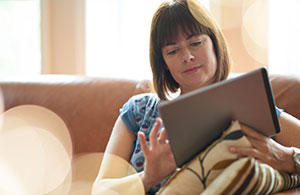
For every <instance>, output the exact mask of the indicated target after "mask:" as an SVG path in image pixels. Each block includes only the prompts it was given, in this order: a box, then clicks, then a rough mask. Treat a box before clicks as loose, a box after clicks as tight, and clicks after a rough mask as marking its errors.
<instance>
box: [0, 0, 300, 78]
mask: <svg viewBox="0 0 300 195" xmlns="http://www.w3.org/2000/svg"><path fill="white" fill-rule="evenodd" d="M161 2H162V0H0V78H2V77H10V76H22V75H36V74H75V75H87V76H97V77H117V78H130V79H138V80H140V79H151V70H150V65H149V57H148V53H149V52H148V50H149V31H150V23H151V18H152V15H153V13H154V11H155V9H156V8H157V6H158V5H159V4H160V3H161ZM200 2H201V3H202V4H204V5H205V7H206V8H207V9H208V10H210V12H211V13H212V14H213V16H214V17H215V19H216V21H217V22H218V24H219V25H220V27H221V28H222V30H223V32H224V34H225V36H226V39H227V41H228V43H229V46H230V50H231V55H232V58H233V61H234V65H233V67H232V72H247V71H250V70H253V69H256V68H259V67H261V66H266V67H268V69H269V72H270V73H280V74H298V75H299V74H300V55H299V51H300V38H299V37H300V36H299V35H300V23H299V22H298V21H297V20H298V19H299V18H300V12H299V8H300V1H298V0H285V1H283V0H200Z"/></svg>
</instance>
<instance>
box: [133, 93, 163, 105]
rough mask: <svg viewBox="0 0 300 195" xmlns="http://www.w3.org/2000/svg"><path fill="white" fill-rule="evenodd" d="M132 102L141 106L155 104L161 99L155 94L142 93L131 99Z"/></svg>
mask: <svg viewBox="0 0 300 195" xmlns="http://www.w3.org/2000/svg"><path fill="white" fill-rule="evenodd" d="M130 101H132V102H134V103H139V104H142V103H144V104H149V103H150V104H153V103H154V104H155V103H158V102H159V101H160V99H159V97H158V96H157V94H155V93H141V94H137V95H134V96H132V97H131V98H130Z"/></svg>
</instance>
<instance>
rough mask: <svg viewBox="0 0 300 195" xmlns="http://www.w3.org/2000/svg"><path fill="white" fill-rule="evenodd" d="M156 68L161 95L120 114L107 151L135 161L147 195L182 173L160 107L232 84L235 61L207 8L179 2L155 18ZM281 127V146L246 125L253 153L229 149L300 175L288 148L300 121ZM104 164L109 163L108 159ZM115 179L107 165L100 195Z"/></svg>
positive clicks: (285, 119) (138, 100) (135, 101)
mask: <svg viewBox="0 0 300 195" xmlns="http://www.w3.org/2000/svg"><path fill="white" fill-rule="evenodd" d="M150 63H151V68H152V73H153V86H154V89H155V92H156V94H154V93H153V94H141V95H137V96H134V97H132V98H130V100H129V101H128V102H127V103H126V104H125V105H124V106H123V108H122V109H121V111H120V116H119V118H118V119H117V121H116V123H115V126H114V128H113V131H112V135H111V138H110V140H109V143H108V145H107V148H106V151H105V152H106V153H109V154H113V155H116V156H119V157H121V158H122V159H125V160H126V161H128V162H130V163H131V164H132V166H133V167H134V168H135V169H136V170H137V171H138V172H139V173H138V175H139V176H140V178H141V180H142V182H143V185H144V189H145V191H146V192H147V193H148V194H154V193H155V192H156V191H157V190H158V189H159V188H160V186H161V185H163V184H164V183H165V181H166V180H167V179H168V176H169V175H170V174H171V173H172V172H173V171H174V170H175V169H176V164H175V161H174V157H173V155H172V152H171V150H170V146H169V143H168V140H167V136H166V131H165V129H164V128H162V121H161V119H160V118H159V113H158V110H157V106H158V104H159V102H160V101H161V100H167V99H168V97H169V96H170V95H171V94H173V93H176V92H179V93H180V94H181V95H182V94H185V93H188V92H191V91H193V90H195V89H199V88H201V87H205V86H207V85H210V84H212V83H215V82H218V81H221V80H224V79H226V78H227V75H228V73H229V70H230V64H231V60H230V57H229V52H228V49H227V45H226V43H225V40H224V37H223V34H222V32H221V30H220V29H219V28H218V26H217V25H216V23H215V21H214V20H213V19H212V17H211V16H210V14H209V13H208V12H207V11H206V10H205V8H204V7H202V6H201V5H199V4H198V3H197V2H196V1H193V0H191V1H189V0H173V1H166V2H164V3H162V4H161V5H160V6H159V8H158V9H157V10H156V12H155V14H154V16H153V19H152V24H151V36H150ZM280 122H281V126H282V133H281V134H279V135H277V136H276V137H275V140H276V141H278V143H277V142H276V141H274V140H272V139H270V138H267V137H264V136H262V135H260V134H258V133H256V132H255V131H253V130H252V129H250V128H248V127H246V126H243V130H244V132H245V134H246V135H247V136H248V137H249V140H250V142H251V144H252V145H253V148H238V147H231V148H230V149H229V150H230V151H231V152H234V153H238V154H240V155H246V156H249V155H250V156H253V157H255V158H257V159H258V160H260V161H262V162H266V163H268V164H269V165H271V166H273V167H274V168H277V169H280V170H285V171H289V172H297V171H299V170H298V169H297V170H296V169H295V166H294V161H293V158H292V156H293V154H294V150H293V149H292V148H290V147H288V146H295V147H300V143H299V142H297V140H296V138H297V137H300V122H299V121H298V120H296V119H295V118H293V117H292V116H290V115H289V114H287V113H284V112H282V113H281V114H280ZM291 135H293V136H291ZM295 135H298V136H295ZM279 143H280V144H279ZM281 144H282V145H281ZM283 145H285V146H283ZM102 164H108V161H107V160H106V159H105V158H104V160H103V163H102ZM299 172H300V171H299ZM115 177H116V176H114V175H113V174H111V173H110V171H109V170H107V169H106V168H105V166H104V165H102V166H101V168H100V172H99V175H98V177H97V180H96V182H95V183H94V192H95V189H96V188H97V186H99V183H98V182H99V181H101V180H103V179H105V178H115Z"/></svg>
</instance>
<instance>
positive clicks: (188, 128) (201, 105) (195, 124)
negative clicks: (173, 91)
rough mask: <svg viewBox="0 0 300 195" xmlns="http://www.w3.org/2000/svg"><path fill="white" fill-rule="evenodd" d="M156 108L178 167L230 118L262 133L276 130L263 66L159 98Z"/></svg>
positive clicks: (207, 142)
mask: <svg viewBox="0 0 300 195" xmlns="http://www.w3.org/2000/svg"><path fill="white" fill-rule="evenodd" d="M158 109H159V113H160V117H161V118H162V120H163V123H164V126H165V128H166V132H167V135H168V139H169V141H170V146H171V149H172V151H173V154H174V158H175V161H176V164H177V166H178V167H182V166H183V165H184V164H185V163H187V162H188V161H190V160H192V159H193V158H194V157H195V156H196V155H197V154H199V153H200V152H201V151H203V150H204V149H205V148H206V147H207V146H209V145H210V144H211V143H212V142H213V141H214V140H216V139H217V138H219V137H220V136H221V134H222V132H223V131H224V130H226V129H227V128H228V127H229V125H230V124H231V121H232V120H238V121H239V122H241V123H243V124H246V125H248V126H250V127H252V128H253V129H255V130H257V131H258V132H260V133H262V134H264V135H266V136H272V135H274V134H276V133H279V132H280V125H279V121H278V118H277V114H276V110H275V102H274V98H273V93H272V89H271V87H270V82H269V78H268V74H267V70H266V69H265V68H260V69H257V70H254V71H251V72H248V73H245V74H243V75H241V76H238V77H235V78H232V79H227V80H224V81H221V82H218V83H215V84H212V85H209V86H207V87H203V88H200V89H197V90H195V91H192V92H190V93H187V94H184V95H181V96H179V97H177V98H175V99H174V100H170V101H162V102H161V103H160V104H159V106H158Z"/></svg>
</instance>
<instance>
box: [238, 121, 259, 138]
mask: <svg viewBox="0 0 300 195" xmlns="http://www.w3.org/2000/svg"><path fill="white" fill-rule="evenodd" d="M241 128H242V131H243V132H244V133H245V135H246V136H248V137H252V138H254V139H264V138H265V136H264V135H262V134H260V133H258V132H257V131H255V130H254V129H252V128H251V127H249V126H247V125H244V124H242V125H241Z"/></svg>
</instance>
